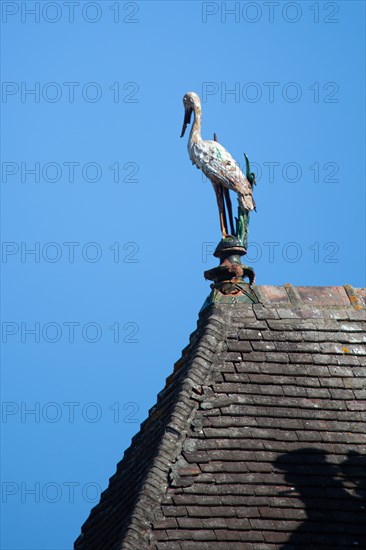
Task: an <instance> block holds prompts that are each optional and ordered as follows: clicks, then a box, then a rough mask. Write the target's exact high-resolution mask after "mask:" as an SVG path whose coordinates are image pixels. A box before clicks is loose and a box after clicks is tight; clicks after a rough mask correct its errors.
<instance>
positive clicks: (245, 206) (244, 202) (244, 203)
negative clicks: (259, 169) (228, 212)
mask: <svg viewBox="0 0 366 550" xmlns="http://www.w3.org/2000/svg"><path fill="white" fill-rule="evenodd" d="M238 199H239V206H240V208H241V209H242V210H249V211H250V210H254V209H255V205H254V201H253V197H251V196H250V195H246V196H245V195H238Z"/></svg>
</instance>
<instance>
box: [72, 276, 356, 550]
mask: <svg viewBox="0 0 366 550" xmlns="http://www.w3.org/2000/svg"><path fill="white" fill-rule="evenodd" d="M252 288H253V290H254V292H255V294H256V296H257V298H258V303H256V304H230V305H229V304H224V305H217V304H214V305H212V306H210V307H208V308H206V309H205V310H203V311H202V312H201V314H200V318H199V321H198V326H197V330H196V331H195V332H194V333H193V334H192V335H191V337H190V344H189V345H188V346H187V348H186V349H185V350H184V351H183V355H182V357H181V359H179V361H178V362H177V363H176V364H175V366H174V372H173V373H172V374H171V375H170V376H169V378H168V379H167V382H166V386H165V388H164V389H163V390H162V391H161V392H160V394H159V395H158V400H157V404H156V405H155V406H154V407H153V408H152V409H151V410H150V414H149V417H148V418H147V420H145V422H144V423H143V424H142V425H141V429H140V431H139V433H138V434H137V435H136V436H135V437H134V438H133V440H132V443H131V446H130V448H129V449H128V450H127V451H126V452H125V455H124V457H123V459H122V461H121V462H120V463H119V464H118V466H117V471H116V473H115V474H114V475H113V476H112V477H111V479H110V483H109V487H108V488H107V489H106V490H105V491H104V493H103V494H102V497H101V500H100V503H99V504H98V505H97V506H96V507H95V508H94V509H93V510H92V511H91V514H90V516H89V518H88V519H87V521H86V522H85V523H84V525H83V527H82V533H81V535H80V537H79V538H78V539H77V541H76V543H75V548H76V549H78V550H94V549H95V550H97V549H98V550H104V549H105V550H107V549H108V550H117V549H118V550H122V549H123V550H132V549H135V550H143V549H145V548H154V549H158V550H164V549H165V550H176V549H179V550H205V549H210V550H211V549H213V550H219V549H223V550H224V549H225V550H227V549H229V550H230V549H233V550H234V549H235V550H240V549H243V550H244V549H245V550H268V549H271V550H274V549H283V550H291V549H298V548H303V549H307V550H308V549H319V548H324V549H328V550H331V549H334V548H343V549H346V548H366V517H365V516H366V502H365V496H366V428H365V427H366V423H365V420H366V361H365V359H366V358H365V355H366V346H365V340H366V337H365V324H366V323H365V321H366V315H365V312H366V310H365V291H364V290H363V289H354V288H352V287H351V286H348V285H346V286H344V287H293V286H291V285H284V286H283V287H274V286H253V287H252Z"/></svg>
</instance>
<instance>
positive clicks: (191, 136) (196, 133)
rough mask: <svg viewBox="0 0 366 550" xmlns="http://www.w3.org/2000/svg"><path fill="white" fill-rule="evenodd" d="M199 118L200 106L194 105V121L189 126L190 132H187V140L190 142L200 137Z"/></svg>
mask: <svg viewBox="0 0 366 550" xmlns="http://www.w3.org/2000/svg"><path fill="white" fill-rule="evenodd" d="M201 119H202V111H201V108H200V107H196V108H195V110H194V121H193V126H192V128H191V133H190V134H189V141H190V142H191V143H196V142H197V141H200V140H201V139H202V137H201Z"/></svg>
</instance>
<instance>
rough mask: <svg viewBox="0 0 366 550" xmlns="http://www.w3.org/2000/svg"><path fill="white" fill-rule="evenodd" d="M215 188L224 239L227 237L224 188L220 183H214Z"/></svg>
mask: <svg viewBox="0 0 366 550" xmlns="http://www.w3.org/2000/svg"><path fill="white" fill-rule="evenodd" d="M212 185H213V188H214V190H215V193H216V200H217V206H218V207H219V216H220V228H221V233H222V237H223V239H225V238H226V237H227V229H226V227H227V225H226V224H227V222H226V214H225V207H224V194H223V190H222V186H221V185H218V184H216V183H213V182H212Z"/></svg>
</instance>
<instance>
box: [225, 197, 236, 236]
mask: <svg viewBox="0 0 366 550" xmlns="http://www.w3.org/2000/svg"><path fill="white" fill-rule="evenodd" d="M224 197H225V200H226V207H227V211H228V215H229V220H230V231H231V234H232V235H235V228H234V218H233V206H232V204H231V198H230V191H229V189H227V188H226V187H225V188H224ZM226 227H227V225H226Z"/></svg>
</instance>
